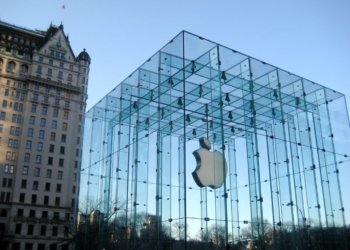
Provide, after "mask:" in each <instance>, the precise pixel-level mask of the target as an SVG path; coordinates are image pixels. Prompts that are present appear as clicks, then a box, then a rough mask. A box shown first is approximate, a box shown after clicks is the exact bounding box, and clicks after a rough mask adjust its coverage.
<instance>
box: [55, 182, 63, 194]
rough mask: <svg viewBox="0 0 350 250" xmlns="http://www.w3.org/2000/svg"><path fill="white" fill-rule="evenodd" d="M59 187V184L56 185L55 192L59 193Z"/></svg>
mask: <svg viewBox="0 0 350 250" xmlns="http://www.w3.org/2000/svg"><path fill="white" fill-rule="evenodd" d="M61 187H62V186H61V184H57V185H56V192H57V193H61Z"/></svg>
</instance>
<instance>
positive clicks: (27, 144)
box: [26, 140, 32, 149]
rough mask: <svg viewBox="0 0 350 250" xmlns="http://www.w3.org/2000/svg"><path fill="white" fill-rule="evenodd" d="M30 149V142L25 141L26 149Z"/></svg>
mask: <svg viewBox="0 0 350 250" xmlns="http://www.w3.org/2000/svg"><path fill="white" fill-rule="evenodd" d="M31 148H32V141H30V140H27V141H26V149H31Z"/></svg>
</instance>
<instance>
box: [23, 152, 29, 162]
mask: <svg viewBox="0 0 350 250" xmlns="http://www.w3.org/2000/svg"><path fill="white" fill-rule="evenodd" d="M24 162H30V153H25V154H24Z"/></svg>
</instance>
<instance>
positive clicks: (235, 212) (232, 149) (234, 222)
mask: <svg viewBox="0 0 350 250" xmlns="http://www.w3.org/2000/svg"><path fill="white" fill-rule="evenodd" d="M236 159H237V158H236V145H235V140H234V139H229V141H228V160H229V164H228V165H229V166H230V168H229V174H230V195H231V226H232V239H231V240H232V242H234V243H237V242H238V241H239V240H240V226H239V209H238V202H239V197H238V187H237V183H238V174H237V161H236Z"/></svg>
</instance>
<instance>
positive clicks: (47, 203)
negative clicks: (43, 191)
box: [43, 195, 49, 217]
mask: <svg viewBox="0 0 350 250" xmlns="http://www.w3.org/2000/svg"><path fill="white" fill-rule="evenodd" d="M44 205H49V196H47V195H45V196H44ZM43 215H44V212H43ZM46 217H47V216H46Z"/></svg>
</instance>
